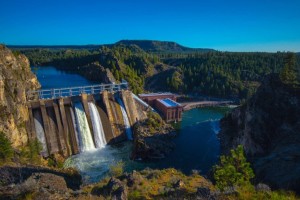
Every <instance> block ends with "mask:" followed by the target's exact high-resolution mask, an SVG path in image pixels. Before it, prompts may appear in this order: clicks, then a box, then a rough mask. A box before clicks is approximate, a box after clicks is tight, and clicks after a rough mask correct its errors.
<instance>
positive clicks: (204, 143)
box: [34, 67, 229, 182]
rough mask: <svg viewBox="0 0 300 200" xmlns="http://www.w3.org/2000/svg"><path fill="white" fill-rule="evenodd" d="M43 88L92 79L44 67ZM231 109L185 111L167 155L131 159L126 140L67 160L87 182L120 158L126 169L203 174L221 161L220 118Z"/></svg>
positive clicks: (41, 73)
mask: <svg viewBox="0 0 300 200" xmlns="http://www.w3.org/2000/svg"><path fill="white" fill-rule="evenodd" d="M34 71H35V72H36V74H37V77H38V80H39V81H40V83H41V84H42V88H43V89H49V88H58V87H72V86H81V85H91V84H95V83H92V82H90V81H88V80H86V79H85V78H83V77H81V76H79V75H77V74H69V73H65V72H62V71H59V70H56V69H55V68H54V67H41V68H39V69H38V70H34ZM228 110H229V108H226V107H215V108H198V109H192V110H189V111H186V112H184V113H183V118H182V122H180V123H177V124H176V125H175V126H176V127H177V129H178V131H177V132H178V134H177V136H176V137H175V138H174V139H173V142H174V143H175V145H176V147H175V149H174V151H172V152H171V153H170V154H169V155H168V157H167V158H165V159H161V160H157V161H155V162H154V161H153V162H142V161H133V160H130V159H129V157H130V154H131V149H132V143H131V142H129V141H127V142H123V143H121V144H119V145H116V146H106V147H105V148H103V149H99V150H95V151H90V152H85V153H82V154H78V155H74V156H72V157H70V158H69V159H67V160H66V162H65V167H76V168H77V169H78V170H80V172H81V174H82V175H83V177H84V180H85V181H86V182H96V181H98V180H99V179H101V178H103V177H104V176H106V175H107V173H108V170H109V167H110V166H112V165H114V164H116V163H117V162H118V161H122V162H124V165H125V171H128V172H129V171H132V170H141V169H144V168H146V167H150V168H153V169H163V168H168V167H172V168H176V169H178V170H181V171H182V172H184V173H186V174H189V173H191V171H192V170H199V171H200V172H201V174H205V173H207V171H208V170H209V169H210V168H211V167H212V166H213V165H214V164H216V162H217V161H218V157H219V153H220V145H219V140H218V138H217V134H218V131H219V120H220V119H221V118H222V117H223V116H224V114H225V113H226V112H227V111H228Z"/></svg>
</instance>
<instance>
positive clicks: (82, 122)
mask: <svg viewBox="0 0 300 200" xmlns="http://www.w3.org/2000/svg"><path fill="white" fill-rule="evenodd" d="M74 107H75V116H76V128H77V131H78V133H79V134H78V135H79V136H80V137H78V139H79V146H80V152H85V151H90V150H94V149H95V145H94V141H93V138H92V134H91V131H90V128H89V124H88V121H87V118H86V115H85V112H84V109H83V106H82V104H81V103H75V104H74Z"/></svg>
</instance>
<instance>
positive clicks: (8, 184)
mask: <svg viewBox="0 0 300 200" xmlns="http://www.w3.org/2000/svg"><path fill="white" fill-rule="evenodd" d="M0 177H1V184H0V199H25V198H26V197H29V196H30V197H31V199H69V198H70V197H72V196H74V194H73V191H76V190H78V189H80V185H81V181H82V178H81V176H80V174H79V173H78V172H77V171H75V170H73V169H66V170H64V171H58V170H52V169H48V168H42V167H8V166H6V167H1V168H0Z"/></svg>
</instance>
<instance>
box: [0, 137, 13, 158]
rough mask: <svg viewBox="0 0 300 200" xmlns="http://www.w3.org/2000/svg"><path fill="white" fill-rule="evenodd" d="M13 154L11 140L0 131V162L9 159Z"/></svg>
mask: <svg viewBox="0 0 300 200" xmlns="http://www.w3.org/2000/svg"><path fill="white" fill-rule="evenodd" d="M13 155H14V150H13V148H12V146H11V142H10V141H9V139H8V138H7V137H6V135H5V134H4V133H3V132H0V164H1V163H2V162H6V161H9V160H10V159H11V158H12V157H13Z"/></svg>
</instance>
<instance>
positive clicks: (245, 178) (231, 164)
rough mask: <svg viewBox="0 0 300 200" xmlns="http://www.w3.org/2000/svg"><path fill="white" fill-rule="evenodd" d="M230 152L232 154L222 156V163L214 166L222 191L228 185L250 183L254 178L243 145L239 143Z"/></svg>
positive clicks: (217, 182)
mask: <svg viewBox="0 0 300 200" xmlns="http://www.w3.org/2000/svg"><path fill="white" fill-rule="evenodd" d="M230 153H231V154H230V156H221V158H220V164H219V165H216V166H215V167H214V179H215V181H216V186H217V187H218V188H219V189H220V190H221V191H224V189H226V188H228V187H234V186H244V185H247V184H250V180H251V179H252V178H254V173H253V170H252V169H251V167H250V163H248V162H247V160H246V157H245V155H244V150H243V146H242V145H239V146H238V147H237V148H236V149H234V150H231V152H230Z"/></svg>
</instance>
